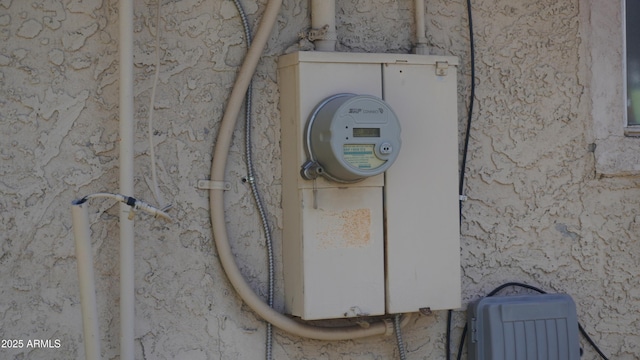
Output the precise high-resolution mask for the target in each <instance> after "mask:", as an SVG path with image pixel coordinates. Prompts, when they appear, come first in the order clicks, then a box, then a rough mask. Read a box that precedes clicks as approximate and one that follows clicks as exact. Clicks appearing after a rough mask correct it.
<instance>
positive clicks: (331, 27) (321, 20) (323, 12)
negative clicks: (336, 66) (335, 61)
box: [311, 0, 338, 51]
mask: <svg viewBox="0 0 640 360" xmlns="http://www.w3.org/2000/svg"><path fill="white" fill-rule="evenodd" d="M325 26H327V32H326V34H325V36H324V39H323V40H316V41H314V44H315V46H316V50H318V51H335V50H336V43H337V42H338V34H337V33H336V1H335V0H311V28H312V29H316V30H317V29H321V28H323V27H325Z"/></svg>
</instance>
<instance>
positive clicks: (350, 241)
mask: <svg viewBox="0 0 640 360" xmlns="http://www.w3.org/2000/svg"><path fill="white" fill-rule="evenodd" d="M320 222H321V224H322V230H321V231H319V232H318V233H317V235H318V244H319V245H320V247H322V248H332V247H339V248H340V247H342V248H344V247H349V248H353V247H363V246H367V245H368V244H369V242H370V241H371V209H351V210H343V211H337V212H328V213H325V214H322V215H321V216H320Z"/></svg>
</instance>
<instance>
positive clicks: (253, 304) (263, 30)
mask: <svg viewBox="0 0 640 360" xmlns="http://www.w3.org/2000/svg"><path fill="white" fill-rule="evenodd" d="M281 5H282V0H270V1H269V3H268V4H267V7H266V9H265V11H264V15H263V18H262V21H261V22H260V25H259V26H258V29H257V31H256V35H255V38H254V40H253V44H252V45H251V47H250V48H249V51H248V52H247V55H246V57H245V60H244V62H243V63H242V66H241V68H240V71H239V73H238V78H237V79H236V82H235V84H234V86H233V89H232V90H231V95H230V97H229V101H228V103H227V107H226V109H225V113H224V115H223V117H222V122H221V124H220V130H219V133H218V138H217V140H216V144H215V149H214V154H213V160H212V164H211V181H212V182H214V183H216V182H224V178H225V168H226V165H227V157H228V154H229V147H230V145H231V138H232V136H233V130H234V128H235V125H236V120H237V118H238V115H239V113H240V108H241V107H242V102H243V100H244V96H245V94H246V92H247V89H248V87H249V83H250V82H251V78H252V76H253V73H254V72H255V69H256V66H257V65H258V61H259V60H260V56H261V54H262V51H263V49H264V47H265V45H266V43H267V41H268V39H269V36H270V34H271V30H272V29H273V26H274V24H275V22H276V20H277V17H278V12H279V11H280V6H281ZM209 203H210V207H211V225H212V228H213V237H214V241H215V244H216V248H217V250H218V256H219V258H220V262H221V264H222V267H223V268H224V271H225V272H226V274H227V277H228V278H229V281H230V282H231V284H232V285H233V287H234V288H235V290H236V292H237V293H238V295H240V297H241V298H242V299H243V300H244V302H245V303H246V304H247V305H248V306H249V307H250V308H251V309H252V310H253V311H255V312H256V313H257V314H258V315H259V316H261V317H262V318H263V319H264V320H266V321H268V322H270V323H271V324H273V325H274V326H276V327H278V328H280V329H282V330H284V331H286V332H289V333H291V334H294V335H297V336H301V337H306V338H312V339H318V340H348V339H355V338H363V337H368V336H374V335H383V334H392V333H393V324H392V322H391V321H379V322H376V323H372V324H370V326H368V327H361V326H359V325H355V326H346V327H339V328H326V327H319V326H313V325H309V324H303V323H300V322H298V321H296V320H294V319H291V318H289V317H287V316H285V315H283V314H281V313H279V312H277V311H276V310H274V309H272V308H271V307H269V305H268V304H266V303H265V302H264V301H263V300H262V299H261V298H260V297H259V296H258V295H257V294H256V293H255V292H254V291H253V289H251V287H250V286H249V284H247V282H246V280H245V279H244V277H243V276H242V273H241V272H240V269H239V268H238V265H237V264H236V262H235V258H234V256H233V253H232V252H231V246H230V244H229V238H228V236H227V228H226V223H225V213H224V190H221V189H210V190H209ZM408 320H409V317H408V316H405V317H404V319H403V323H406V322H408Z"/></svg>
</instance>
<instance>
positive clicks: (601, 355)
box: [457, 282, 609, 360]
mask: <svg viewBox="0 0 640 360" xmlns="http://www.w3.org/2000/svg"><path fill="white" fill-rule="evenodd" d="M510 286H513V287H521V288H525V289H529V290H532V291H535V292H538V293H540V294H547V292H546V291H544V290H542V289H540V288H537V287H535V286H532V285H527V284H524V283H519V282H508V283H505V284H502V285H500V286H498V287H497V288H495V289H493V290H492V291H491V292H490V293H489V294H487V296H486V297H492V296H494V295H496V294H497V293H498V292H500V291H501V290H502V289H504V288H507V287H510ZM468 326H469V325H468V324H465V326H464V330H463V331H462V337H461V338H460V346H458V356H457V359H458V360H460V359H461V358H462V349H463V348H464V342H465V338H466V334H467V331H468ZM578 330H579V331H580V334H582V337H584V338H585V340H586V341H587V342H588V343H589V345H591V347H592V348H593V349H594V350H595V351H596V352H597V353H598V355H600V357H601V358H602V359H604V360H609V359H608V358H607V356H606V355H605V354H604V353H603V352H602V350H600V348H599V347H598V345H597V344H596V343H595V342H594V341H593V339H591V337H590V336H589V334H587V332H586V331H585V330H584V328H583V327H582V325H580V323H578Z"/></svg>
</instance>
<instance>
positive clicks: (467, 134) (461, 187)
mask: <svg viewBox="0 0 640 360" xmlns="http://www.w3.org/2000/svg"><path fill="white" fill-rule="evenodd" d="M467 16H468V17H469V58H470V66H471V89H470V94H469V112H468V113H467V128H466V132H465V135H464V147H463V149H462V163H461V165H460V181H459V182H458V185H459V189H458V193H459V194H460V223H461V224H462V197H463V195H464V176H465V172H466V168H467V153H468V150H469V138H470V134H471V120H472V118H473V100H474V98H475V97H476V56H475V42H474V40H473V17H472V11H471V0H467Z"/></svg>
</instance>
